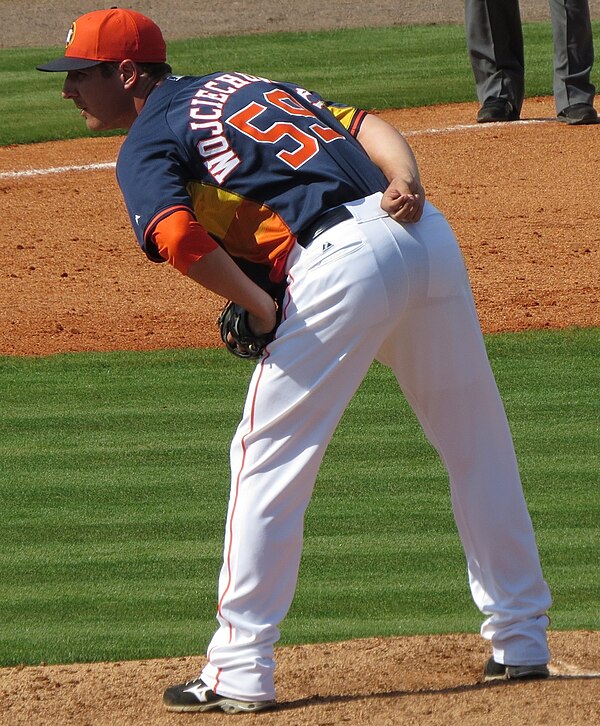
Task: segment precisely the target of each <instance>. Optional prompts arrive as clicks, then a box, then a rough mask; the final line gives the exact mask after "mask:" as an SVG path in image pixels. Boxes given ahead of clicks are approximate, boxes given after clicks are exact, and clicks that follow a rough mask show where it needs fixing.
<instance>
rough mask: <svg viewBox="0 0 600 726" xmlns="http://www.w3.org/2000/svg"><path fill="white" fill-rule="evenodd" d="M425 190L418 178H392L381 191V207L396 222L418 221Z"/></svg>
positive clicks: (421, 213)
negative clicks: (383, 190)
mask: <svg viewBox="0 0 600 726" xmlns="http://www.w3.org/2000/svg"><path fill="white" fill-rule="evenodd" d="M424 205H425V190H424V189H423V186H422V185H421V182H420V181H419V180H418V179H413V180H411V181H410V182H409V181H406V179H404V178H401V177H396V178H395V179H392V181H391V182H390V183H389V185H388V188H387V189H386V190H385V192H384V193H383V198H382V200H381V208H382V209H383V211H384V212H387V213H388V214H389V215H390V217H391V218H392V219H394V220H395V221H396V222H418V221H419V220H420V219H421V217H422V216H423V207H424Z"/></svg>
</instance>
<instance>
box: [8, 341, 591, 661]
mask: <svg viewBox="0 0 600 726" xmlns="http://www.w3.org/2000/svg"><path fill="white" fill-rule="evenodd" d="M487 342H488V346H489V350H490V356H491V359H492V363H493V365H494V369H495V371H496V374H497V377H498V381H499V385H500V388H501V391H502V392H503V394H504V398H505V401H506V405H507V411H508V414H509V418H510V421H511V425H512V427H513V431H514V435H515V442H516V446H517V449H518V452H519V455H520V460H521V467H522V473H523V480H524V486H525V490H526V494H527V498H528V501H529V503H530V507H531V513H532V517H533V519H534V523H535V525H536V528H537V533H538V540H539V545H540V551H541V555H542V558H543V562H544V566H545V571H546V577H547V578H548V580H549V583H550V584H551V586H552V589H553V593H554V598H555V605H554V609H553V613H552V618H553V627H555V628H559V629H571V628H591V629H596V628H598V626H599V625H600V623H599V622H598V612H597V603H598V599H599V597H600V579H599V578H598V576H597V575H598V564H597V557H595V550H596V549H597V547H596V540H597V524H598V522H599V521H600V502H599V501H598V497H597V485H598V470H599V452H598V447H597V445H596V444H597V441H598V416H597V414H598V410H600V394H599V391H600V375H599V372H598V371H599V370H600V367H599V366H598V350H599V345H600V331H599V330H573V331H566V332H556V333H552V332H544V333H536V334H513V335H494V336H490V337H488V339H487ZM251 369H252V365H251V364H249V363H245V362H243V361H237V360H235V359H234V358H233V357H231V356H228V355H226V354H225V353H223V351H215V350H204V351H203V350H185V351H165V352H159V353H125V352H124V353H112V354H102V355H100V354H94V355H90V354H69V355H58V356H49V357H45V358H2V359H0V380H1V381H2V384H1V385H2V400H3V402H4V415H3V417H2V420H1V423H0V434H1V444H0V447H1V451H2V461H3V473H4V475H3V478H2V486H1V488H0V511H1V512H2V515H1V533H2V536H1V538H0V552H1V557H0V597H1V599H2V620H1V622H0V663H2V664H4V665H8V664H16V663H21V662H23V663H36V662H39V661H45V662H64V661H93V660H116V659H122V658H125V659H129V658H138V657H158V656H172V655H177V654H185V653H194V652H202V650H203V648H204V646H205V644H206V641H207V638H208V637H209V636H210V634H211V632H212V630H213V629H214V609H215V588H216V579H217V574H218V569H219V565H220V556H221V544H222V533H223V524H224V517H225V507H226V499H227V489H228V474H227V454H228V443H229V439H230V437H231V435H232V433H233V430H234V428H235V426H236V424H237V420H238V416H239V413H240V410H241V402H242V400H243V396H244V391H245V387H246V384H247V380H248V377H249V375H250V372H251ZM223 380H226V381H227V385H223ZM157 381H160V385H158V384H157ZM374 613H377V616H376V617H375V616H374ZM479 620H480V617H479V613H478V612H477V611H476V610H475V608H474V606H473V604H472V603H471V600H470V596H469V592H468V587H467V580H466V571H465V564H464V559H463V555H462V550H461V548H460V544H459V541H458V536H457V534H456V530H455V526H454V522H453V519H452V515H451V511H450V502H449V495H448V487H447V481H446V476H445V472H444V470H443V468H442V466H441V464H440V462H439V460H438V458H437V455H436V454H435V453H434V451H433V450H432V449H431V447H430V446H429V444H428V443H427V442H426V441H425V439H424V437H423V435H422V433H421V430H420V428H419V427H418V425H417V423H416V421H415V419H414V416H413V415H412V413H411V412H410V410H409V409H408V407H407V406H406V404H405V403H404V401H403V399H402V397H401V395H400V393H399V391H398V390H397V387H396V385H395V383H394V381H393V379H392V377H391V375H390V373H389V371H388V370H387V369H385V368H383V367H382V366H379V365H375V366H373V368H372V369H371V371H370V373H369V375H368V377H367V379H366V380H365V382H364V383H363V385H362V387H361V388H360V390H359V392H358V394H357V396H356V397H355V399H354V400H353V402H352V404H351V406H350V408H349V409H348V411H347V412H346V414H345V416H344V419H343V421H342V423H341V425H340V428H339V429H338V431H337V432H336V435H335V437H334V439H333V442H332V444H331V446H330V448H329V450H328V452H327V455H326V459H325V462H324V465H323V468H322V471H321V474H320V477H319V480H318V484H317V488H316V492H315V496H314V499H313V501H312V503H311V506H310V508H309V512H308V516H307V522H306V546H305V552H304V558H303V563H302V569H301V577H300V584H299V589H298V594H297V598H296V601H295V603H294V605H293V608H292V611H291V613H290V616H289V618H288V619H287V620H286V622H285V623H284V626H283V629H282V642H285V643H294V642H309V641H313V642H318V641H330V640H336V639H346V638H352V637H358V636H367V635H386V634H389V635H391V634H395V635H398V634H414V633H428V632H457V631H475V630H476V629H477V627H478V624H479Z"/></svg>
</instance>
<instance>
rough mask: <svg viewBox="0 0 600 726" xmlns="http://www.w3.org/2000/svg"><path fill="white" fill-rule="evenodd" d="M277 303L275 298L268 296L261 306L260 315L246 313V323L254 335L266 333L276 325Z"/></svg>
mask: <svg viewBox="0 0 600 726" xmlns="http://www.w3.org/2000/svg"><path fill="white" fill-rule="evenodd" d="M277 311H278V305H277V301H276V300H272V299H271V298H268V303H267V304H266V305H264V306H263V309H262V311H261V315H260V316H258V315H257V314H253V313H250V312H249V313H248V325H249V326H250V329H251V330H252V332H253V333H255V334H256V335H266V334H267V333H270V332H271V331H272V330H273V329H274V328H275V326H276V325H277V322H278V321H277Z"/></svg>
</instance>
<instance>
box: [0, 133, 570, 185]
mask: <svg viewBox="0 0 600 726" xmlns="http://www.w3.org/2000/svg"><path fill="white" fill-rule="evenodd" d="M551 121H556V119H527V120H523V121H511V122H510V125H511V126H517V125H520V126H526V125H530V124H539V123H548V122H551ZM507 125H508V123H507V122H502V121H501V122H497V123H486V124H457V125H455V126H446V127H443V128H439V129H436V128H431V129H418V130H415V131H403V132H402V134H403V136H434V135H436V134H452V133H460V132H463V131H475V130H477V131H485V130H489V129H490V128H497V127H502V126H507ZM115 166H116V162H114V161H107V162H104V163H100V164H76V165H69V166H51V167H47V168H43V169H20V170H18V171H3V172H0V179H23V178H26V177H32V176H46V175H49V174H68V173H71V172H74V171H103V170H106V169H114V168H115Z"/></svg>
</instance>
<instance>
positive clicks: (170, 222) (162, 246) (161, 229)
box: [152, 209, 218, 275]
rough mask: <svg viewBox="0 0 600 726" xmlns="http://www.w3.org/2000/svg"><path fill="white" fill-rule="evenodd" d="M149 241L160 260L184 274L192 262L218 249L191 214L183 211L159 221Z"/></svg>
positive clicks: (180, 210)
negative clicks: (158, 254) (165, 261)
mask: <svg viewBox="0 0 600 726" xmlns="http://www.w3.org/2000/svg"><path fill="white" fill-rule="evenodd" d="M152 241H153V242H154V244H155V245H156V247H157V249H158V251H159V253H160V255H161V257H163V258H164V259H165V260H167V262H169V264H171V265H173V267H175V268H176V269H177V270H179V272H181V273H182V274H184V275H187V272H188V270H189V268H190V266H191V265H192V264H193V263H194V262H196V261H197V260H199V259H200V258H202V257H204V255H206V254H208V253H209V252H212V251H213V250H214V249H216V248H217V247H218V244H217V243H216V242H215V241H214V239H213V238H212V237H211V236H210V235H209V234H208V232H207V231H206V230H205V229H204V227H203V226H202V225H201V224H200V223H199V222H197V221H196V219H195V218H194V215H193V214H192V213H191V212H188V211H187V210H185V209H179V210H177V211H175V212H173V213H172V214H169V215H168V216H167V217H164V218H163V219H161V220H160V221H159V222H158V223H157V224H156V227H155V228H154V230H153V232H152Z"/></svg>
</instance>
